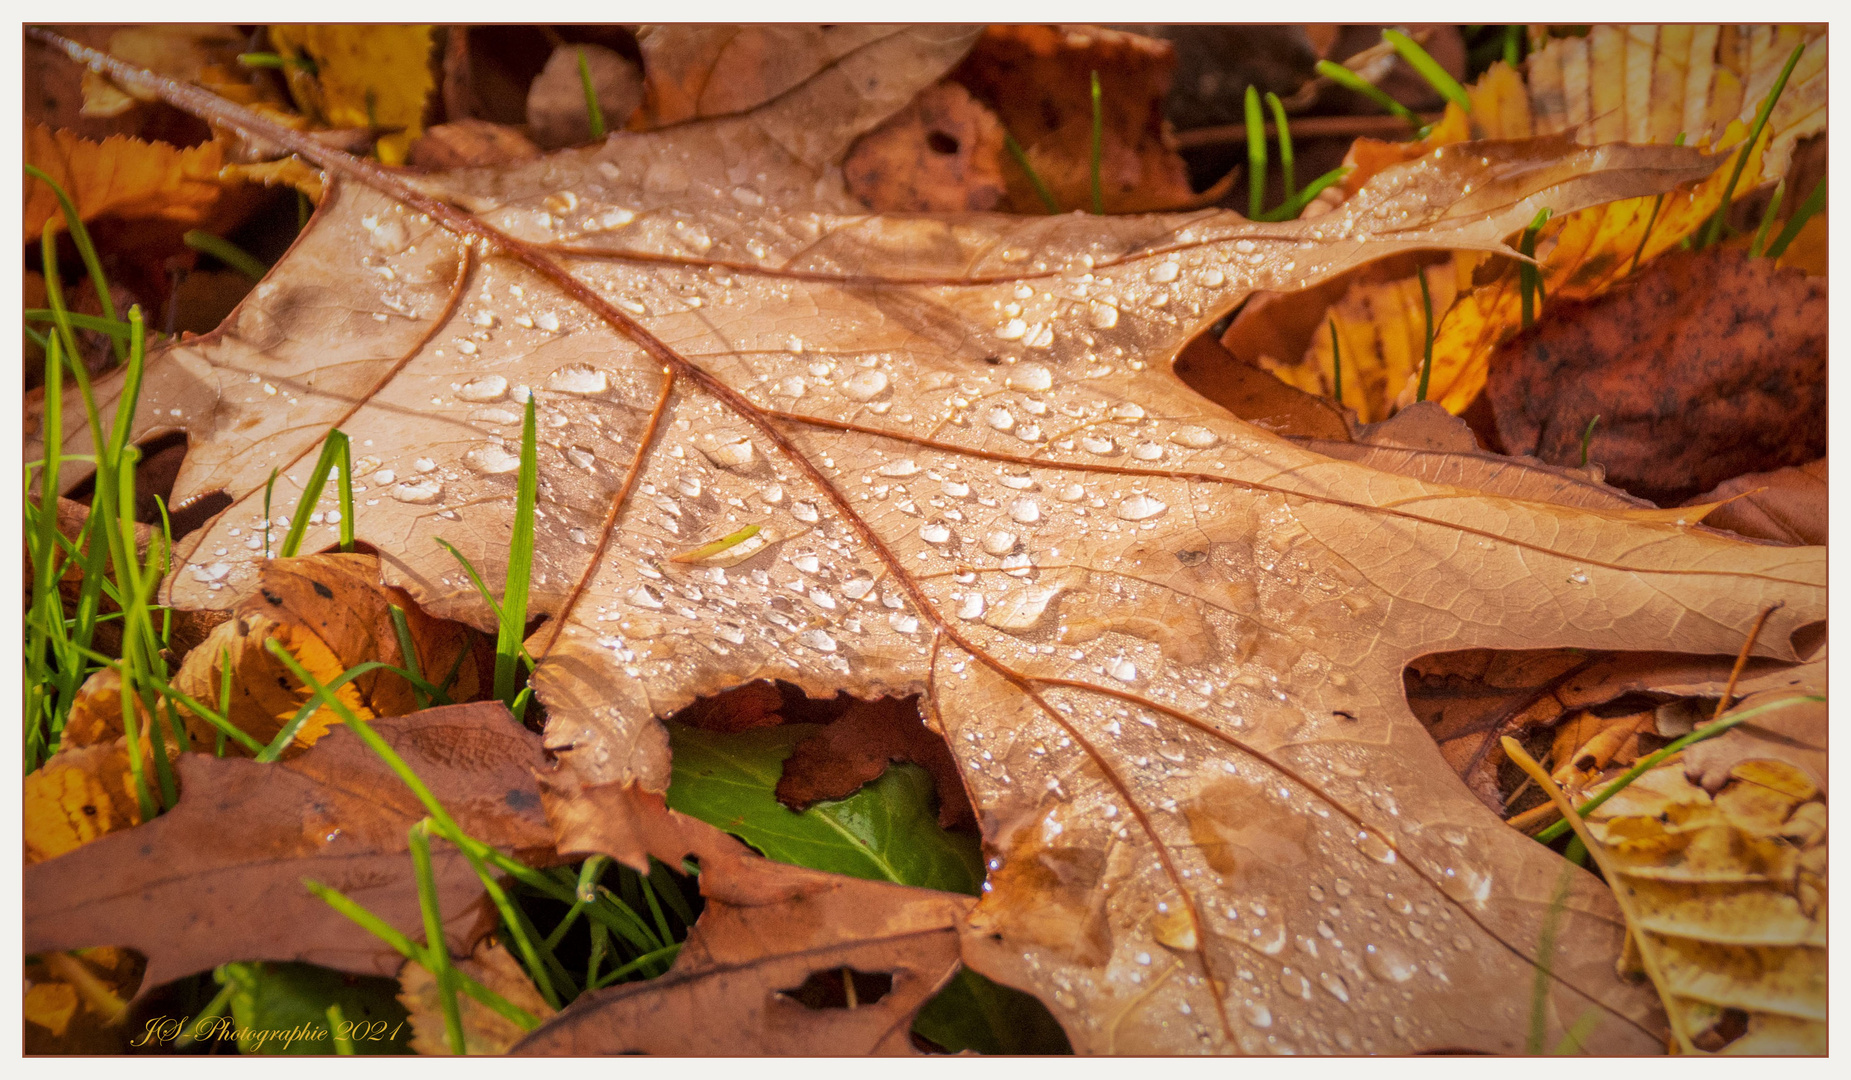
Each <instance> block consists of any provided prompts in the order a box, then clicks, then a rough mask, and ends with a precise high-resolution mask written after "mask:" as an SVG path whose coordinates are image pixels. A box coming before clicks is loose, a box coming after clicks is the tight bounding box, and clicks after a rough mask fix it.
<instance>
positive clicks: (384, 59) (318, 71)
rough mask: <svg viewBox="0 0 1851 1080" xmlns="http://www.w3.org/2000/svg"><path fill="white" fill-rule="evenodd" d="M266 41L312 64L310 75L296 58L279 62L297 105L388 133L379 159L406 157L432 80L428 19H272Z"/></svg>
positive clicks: (333, 123) (331, 121)
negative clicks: (416, 22)
mask: <svg viewBox="0 0 1851 1080" xmlns="http://www.w3.org/2000/svg"><path fill="white" fill-rule="evenodd" d="M270 42H271V44H272V45H274V46H275V47H276V51H277V52H278V53H280V54H281V55H283V56H284V57H285V58H288V59H306V60H308V61H310V62H311V63H312V64H313V65H314V73H313V74H310V72H309V71H308V70H306V69H304V68H303V67H301V66H300V65H298V64H286V65H285V66H284V68H283V71H284V75H285V77H286V79H287V81H288V83H289V92H290V94H291V95H293V96H294V97H295V99H296V104H297V105H298V106H300V107H301V109H302V111H303V112H305V113H309V114H311V115H315V116H319V117H320V118H321V119H322V120H323V121H324V122H325V123H326V124H327V125H328V126H329V127H333V128H372V129H374V130H377V131H381V132H386V133H388V134H385V135H383V136H382V137H381V138H380V140H379V144H378V153H379V160H381V161H383V162H385V163H386V164H388V165H400V164H403V163H404V161H405V154H406V152H407V151H408V150H409V149H410V148H411V144H412V142H413V141H414V140H416V139H417V137H418V136H419V135H420V134H421V133H422V132H423V130H424V106H425V102H426V101H427V100H429V98H430V96H431V91H432V90H434V89H435V88H436V85H437V81H436V78H435V77H434V76H433V75H432V73H431V64H430V57H431V28H430V27H429V26H327V25H313V26H272V27H271V28H270Z"/></svg>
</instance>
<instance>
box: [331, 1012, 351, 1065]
mask: <svg viewBox="0 0 1851 1080" xmlns="http://www.w3.org/2000/svg"><path fill="white" fill-rule="evenodd" d="M328 1037H329V1038H330V1039H333V1040H334V1053H335V1054H336V1055H337V1056H339V1057H352V1056H353V1038H352V1037H351V1036H350V1035H349V1034H348V1031H347V1019H346V1017H344V1016H342V1015H341V1003H340V1002H338V1001H336V1002H334V1003H333V1004H331V1005H329V1006H328Z"/></svg>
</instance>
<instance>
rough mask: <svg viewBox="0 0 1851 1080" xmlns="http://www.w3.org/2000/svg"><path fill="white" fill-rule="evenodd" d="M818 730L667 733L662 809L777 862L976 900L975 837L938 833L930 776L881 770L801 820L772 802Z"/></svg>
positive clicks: (672, 728) (675, 728)
mask: <svg viewBox="0 0 1851 1080" xmlns="http://www.w3.org/2000/svg"><path fill="white" fill-rule="evenodd" d="M817 730H818V727H817V725H815V724H785V725H782V726H780V727H769V728H758V729H755V730H752V731H742V732H738V733H736V734H719V733H716V732H711V731H702V730H700V729H698V728H691V727H685V726H683V725H680V724H669V725H668V731H669V745H670V746H671V747H672V748H673V750H674V759H673V761H674V766H673V768H674V771H673V773H672V775H671V778H670V781H669V788H668V805H669V806H670V807H672V808H674V809H676V810H679V811H681V812H682V813H684V814H688V815H691V816H693V817H697V818H700V819H701V820H702V821H705V822H707V823H708V824H710V825H714V826H717V827H719V828H721V829H725V830H726V831H727V832H730V833H732V834H733V835H735V836H737V837H739V838H740V839H741V840H744V841H745V842H746V843H748V844H751V845H752V846H753V847H755V848H757V849H758V850H759V851H762V852H764V854H765V856H766V857H767V858H771V859H776V860H777V861H779V862H787V863H795V864H797V865H798V866H808V867H811V868H812V869H816V870H827V871H829V872H831V873H836V874H848V875H850V876H851V877H859V878H871V879H873V880H875V881H892V882H897V883H899V884H901V885H916V886H919V887H921V888H927V889H942V890H944V891H946V892H960V893H966V894H970V895H975V894H976V892H977V890H978V887H979V886H980V885H981V884H982V883H983V857H982V855H981V853H980V851H979V847H978V842H977V838H976V837H974V836H966V835H963V834H959V833H950V832H946V831H945V830H944V829H943V828H940V827H939V824H938V816H937V813H936V812H935V811H934V809H933V806H932V802H933V799H932V795H933V789H932V777H931V775H930V774H929V773H927V772H926V771H925V770H924V769H922V768H920V767H919V766H917V765H913V764H903V765H894V766H890V767H889V768H888V769H887V771H886V772H885V773H883V774H881V777H880V779H878V780H875V781H873V782H872V783H869V784H865V785H863V786H862V788H861V790H860V791H857V792H855V793H854V794H853V795H850V796H849V797H848V798H846V799H838V800H834V801H825V802H819V803H817V804H816V805H814V806H812V807H810V808H809V809H808V810H805V811H804V812H803V813H801V814H800V813H797V812H795V811H793V810H791V809H789V808H788V807H786V806H785V805H784V804H783V803H780V802H779V801H778V799H777V795H776V794H775V793H774V789H775V788H776V787H777V786H778V778H779V777H780V776H781V775H783V772H784V759H785V758H787V757H790V756H791V752H792V751H793V750H795V749H796V748H797V744H798V743H800V742H802V741H803V740H804V739H805V738H807V737H809V736H810V735H812V734H814V733H815V732H816V731H817Z"/></svg>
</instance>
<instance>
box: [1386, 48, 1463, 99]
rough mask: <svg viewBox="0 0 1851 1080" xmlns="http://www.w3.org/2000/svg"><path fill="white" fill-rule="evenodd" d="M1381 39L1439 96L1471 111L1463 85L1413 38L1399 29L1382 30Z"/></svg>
mask: <svg viewBox="0 0 1851 1080" xmlns="http://www.w3.org/2000/svg"><path fill="white" fill-rule="evenodd" d="M1382 40H1383V41H1386V42H1388V43H1389V45H1391V46H1393V47H1394V50H1395V52H1397V53H1399V54H1400V55H1401V59H1403V60H1405V61H1407V65H1408V66H1409V67H1411V68H1413V69H1414V71H1415V73H1417V74H1418V75H1419V76H1420V77H1421V78H1423V79H1425V80H1427V84H1428V85H1429V86H1431V87H1433V88H1434V89H1435V90H1437V91H1439V93H1440V96H1441V97H1443V98H1445V99H1446V100H1447V101H1450V102H1452V103H1453V104H1455V105H1457V106H1459V107H1460V108H1461V109H1464V110H1465V111H1466V112H1471V111H1472V99H1471V98H1470V97H1468V96H1466V92H1465V87H1463V86H1460V85H1459V80H1457V79H1455V78H1453V77H1452V75H1451V74H1449V73H1448V72H1447V70H1446V69H1445V68H1443V67H1441V66H1440V65H1439V63H1438V61H1436V60H1434V59H1433V57H1432V56H1429V55H1428V54H1427V50H1425V49H1423V48H1421V47H1420V44H1419V43H1418V42H1416V41H1415V40H1414V39H1413V38H1411V37H1409V36H1407V35H1406V34H1404V33H1402V32H1401V31H1399V30H1384V31H1382Z"/></svg>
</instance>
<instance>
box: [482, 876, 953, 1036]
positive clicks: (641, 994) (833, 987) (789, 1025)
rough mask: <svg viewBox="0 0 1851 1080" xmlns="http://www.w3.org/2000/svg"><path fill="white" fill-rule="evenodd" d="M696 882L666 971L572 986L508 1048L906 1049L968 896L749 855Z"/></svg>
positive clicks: (949, 968) (942, 977)
mask: <svg viewBox="0 0 1851 1080" xmlns="http://www.w3.org/2000/svg"><path fill="white" fill-rule="evenodd" d="M700 880H701V893H702V895H704V896H705V897H706V898H707V906H706V908H705V909H704V910H703V911H702V912H701V917H700V920H699V921H698V922H696V923H695V925H694V930H693V932H692V933H690V934H689V935H688V940H687V942H686V943H685V944H684V945H682V947H681V953H680V955H679V956H677V957H676V959H675V966H674V967H673V968H671V969H670V970H669V972H668V973H667V974H665V975H662V976H661V977H659V978H656V979H651V980H649V981H648V982H640V983H630V984H628V985H624V986H615V987H611V988H609V989H606V990H598V991H594V992H592V993H589V994H586V995H584V996H583V997H580V998H579V999H578V1000H577V1001H575V1002H573V1003H572V1004H571V1005H570V1006H568V1007H567V1008H566V1009H565V1010H564V1011H563V1012H561V1013H560V1014H559V1015H558V1016H557V1017H556V1018H554V1019H552V1020H550V1021H548V1022H547V1023H545V1024H543V1025H541V1026H540V1028H539V1029H537V1030H536V1031H534V1032H533V1034H531V1035H529V1036H528V1037H527V1038H526V1039H524V1040H523V1041H522V1042H521V1043H520V1044H519V1045H517V1046H516V1047H515V1048H514V1052H515V1053H517V1054H570V1055H580V1054H623V1053H645V1054H677V1055H741V1054H755V1055H756V1054H804V1055H847V1054H857V1055H859V1054H910V1053H913V1052H914V1051H913V1046H912V1042H911V1039H910V1037H909V1034H908V1032H909V1029H910V1028H911V1026H912V1017H913V1014H914V1013H916V1012H917V1011H918V1010H919V1007H920V1006H921V1005H923V1004H925V1002H926V1000H927V999H928V998H930V997H931V996H932V995H933V994H934V993H936V992H937V991H938V989H939V988H940V987H942V986H943V985H944V984H945V983H946V982H947V981H948V980H949V979H950V978H951V977H952V976H953V975H954V974H956V973H957V970H958V933H957V924H958V920H959V918H960V917H961V916H963V915H964V914H965V913H966V912H967V911H969V909H970V907H971V905H972V904H973V903H975V901H974V900H972V899H971V898H969V897H965V896H958V895H956V894H953V893H942V892H933V891H930V890H927V889H912V888H907V887H905V886H901V885H891V884H887V883H885V882H876V881H862V880H859V879H856V878H849V877H842V876H840V875H836V874H824V873H820V872H817V871H814V870H806V869H803V868H801V867H796V866H785V865H782V864H779V863H773V862H769V861H767V860H765V859H760V858H756V857H743V858H741V857H732V858H716V859H712V860H708V861H706V862H703V863H702V865H701V879H700ZM844 980H847V981H848V982H849V983H850V984H852V985H853V986H854V988H855V997H854V999H853V1000H852V1001H849V1000H845V999H847V997H848V994H847V989H846V987H844V986H843V985H842V983H843V981H844ZM831 991H834V992H835V993H836V994H837V995H839V997H837V998H835V999H834V1000H832V999H831V997H830V993H831ZM836 1000H839V1001H841V1004H840V1005H837V1004H835V1001H836Z"/></svg>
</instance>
